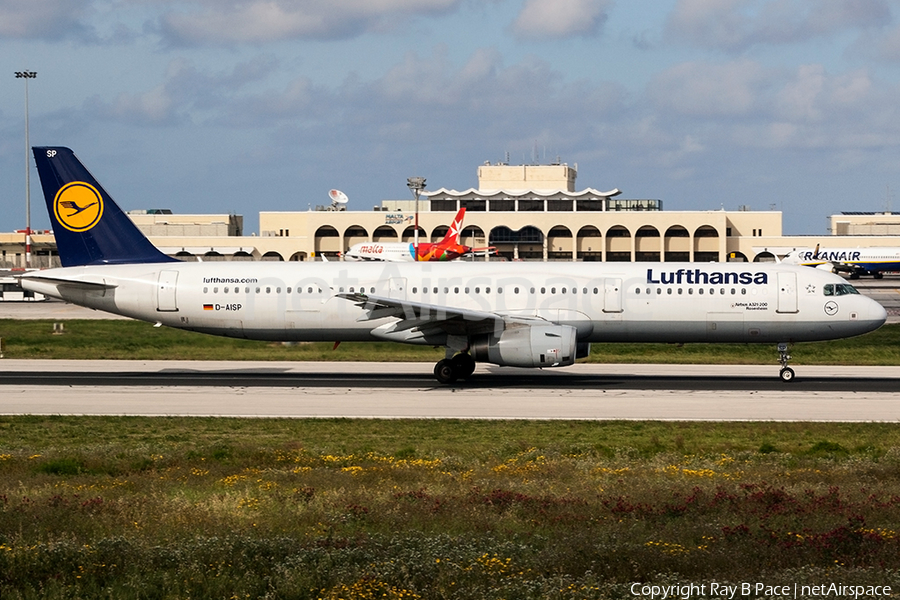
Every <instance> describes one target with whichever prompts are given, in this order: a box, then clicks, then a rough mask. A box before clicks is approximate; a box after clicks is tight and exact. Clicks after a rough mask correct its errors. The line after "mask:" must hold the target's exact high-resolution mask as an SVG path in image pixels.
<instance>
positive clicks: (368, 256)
mask: <svg viewBox="0 0 900 600" xmlns="http://www.w3.org/2000/svg"><path fill="white" fill-rule="evenodd" d="M414 252H415V249H414V247H413V244H412V243H411V242H410V243H407V242H363V243H361V244H354V245H353V246H352V247H351V248H350V249H349V250H347V252H345V253H344V258H347V259H349V260H355V261H360V260H374V261H382V262H415V255H414Z"/></svg>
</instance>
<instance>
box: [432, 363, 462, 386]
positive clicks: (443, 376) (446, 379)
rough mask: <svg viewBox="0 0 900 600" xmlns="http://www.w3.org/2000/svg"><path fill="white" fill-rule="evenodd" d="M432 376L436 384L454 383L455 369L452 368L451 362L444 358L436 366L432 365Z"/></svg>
mask: <svg viewBox="0 0 900 600" xmlns="http://www.w3.org/2000/svg"><path fill="white" fill-rule="evenodd" d="M434 376H435V378H436V379H437V380H438V383H453V382H454V381H456V378H457V373H456V369H454V368H453V361H449V360H447V359H446V358H444V359H441V360H439V361H437V364H436V365H434Z"/></svg>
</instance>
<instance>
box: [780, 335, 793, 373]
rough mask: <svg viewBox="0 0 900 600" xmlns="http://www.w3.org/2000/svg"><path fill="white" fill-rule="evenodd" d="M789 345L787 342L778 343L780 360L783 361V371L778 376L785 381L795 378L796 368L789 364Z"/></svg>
mask: <svg viewBox="0 0 900 600" xmlns="http://www.w3.org/2000/svg"><path fill="white" fill-rule="evenodd" d="M788 349H789V346H788V344H787V343H786V342H779V344H778V354H779V359H778V360H779V362H780V363H781V371H779V372H778V377H780V378H781V380H782V381H783V382H785V383H788V382H789V381H793V380H794V370H793V369H792V368H790V367H789V366H788V361H789V360H791V355H790V354H788Z"/></svg>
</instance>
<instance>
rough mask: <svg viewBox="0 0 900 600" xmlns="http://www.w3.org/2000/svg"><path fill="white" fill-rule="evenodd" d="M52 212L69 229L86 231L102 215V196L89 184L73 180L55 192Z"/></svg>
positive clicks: (78, 231)
mask: <svg viewBox="0 0 900 600" xmlns="http://www.w3.org/2000/svg"><path fill="white" fill-rule="evenodd" d="M53 212H54V214H55V215H56V220H57V221H59V224H60V225H62V226H63V227H65V228H66V229H68V230H69V231H75V232H77V233H80V232H82V231H87V230H88V229H90V228H91V227H93V226H94V225H96V224H97V223H98V222H99V221H100V217H102V216H103V197H102V196H101V195H100V192H98V191H97V188H95V187H94V186H92V185H91V184H89V183H85V182H83V181H73V182H72V183H67V184H66V185H64V186H63V187H62V188H61V189H60V190H59V191H58V192H57V193H56V199H55V200H54V201H53Z"/></svg>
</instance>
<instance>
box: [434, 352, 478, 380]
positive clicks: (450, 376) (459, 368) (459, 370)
mask: <svg viewBox="0 0 900 600" xmlns="http://www.w3.org/2000/svg"><path fill="white" fill-rule="evenodd" d="M474 371H475V359H474V358H472V357H471V356H469V354H468V353H466V352H460V353H459V354H457V355H456V356H454V357H453V358H444V359H442V360H439V361H438V362H437V364H436V365H434V376H435V378H436V379H437V380H438V383H453V382H454V381H456V380H457V379H466V378H467V377H468V376H469V375H471V374H472V373H473V372H474Z"/></svg>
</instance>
